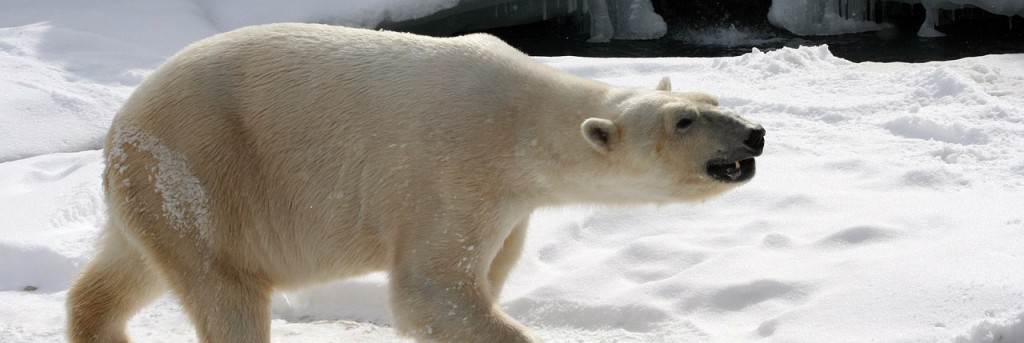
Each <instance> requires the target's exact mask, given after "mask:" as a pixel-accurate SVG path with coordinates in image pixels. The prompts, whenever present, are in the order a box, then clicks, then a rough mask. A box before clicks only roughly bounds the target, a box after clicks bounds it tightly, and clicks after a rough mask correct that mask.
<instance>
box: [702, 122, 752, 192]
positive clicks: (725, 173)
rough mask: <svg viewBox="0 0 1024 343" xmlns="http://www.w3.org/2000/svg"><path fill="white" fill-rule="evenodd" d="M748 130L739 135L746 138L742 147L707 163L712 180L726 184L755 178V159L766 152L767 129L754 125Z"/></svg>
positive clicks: (739, 146)
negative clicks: (765, 138) (765, 137)
mask: <svg viewBox="0 0 1024 343" xmlns="http://www.w3.org/2000/svg"><path fill="white" fill-rule="evenodd" d="M751 126H752V127H748V128H746V131H745V134H738V136H740V137H746V139H744V140H743V142H742V145H740V144H736V146H735V147H733V148H731V149H729V150H730V151H727V152H725V153H724V154H723V155H722V156H719V157H716V158H714V159H712V160H710V161H708V163H707V167H706V168H705V170H706V172H707V173H708V175H710V176H711V178H713V179H715V180H717V181H721V182H726V183H734V182H744V181H747V180H750V179H751V178H753V177H754V174H755V173H756V171H757V167H756V165H755V163H754V157H757V156H761V153H762V152H764V135H765V132H766V131H765V129H764V127H763V126H761V125H757V124H753V125H751Z"/></svg>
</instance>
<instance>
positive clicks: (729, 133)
mask: <svg viewBox="0 0 1024 343" xmlns="http://www.w3.org/2000/svg"><path fill="white" fill-rule="evenodd" d="M610 101H611V103H612V104H613V106H615V107H617V109H616V112H618V113H619V114H618V115H616V116H613V117H612V118H610V119H606V118H589V119H586V120H585V121H584V122H583V123H582V125H581V133H582V136H583V139H584V140H586V142H587V143H589V145H590V146H591V147H593V148H594V149H595V150H597V151H598V152H599V154H600V155H603V157H604V158H603V159H604V160H606V161H607V166H608V168H607V170H606V171H605V172H601V173H600V175H601V178H603V180H602V181H603V182H601V183H602V184H603V185H604V186H606V187H604V188H605V189H604V191H605V192H608V193H607V194H608V195H611V196H612V197H614V198H617V199H620V200H622V201H662V202H671V201H679V200H696V199H702V198H706V197H709V196H713V195H716V194H719V193H722V192H724V191H727V190H729V189H732V188H734V187H736V186H738V185H740V184H742V183H744V182H746V181H748V180H750V179H751V178H752V177H754V172H755V166H754V157H757V156H760V155H761V152H762V150H763V148H764V134H765V130H764V128H763V127H761V125H758V124H755V123H752V122H750V121H748V120H746V119H744V118H742V117H740V116H739V115H737V114H736V113H734V112H732V111H729V110H727V109H724V108H721V107H719V106H718V101H717V100H716V99H715V98H714V97H712V96H710V95H708V94H704V93H678V92H672V91H671V85H670V83H669V80H668V78H667V77H666V78H664V79H662V81H661V83H660V84H659V85H658V87H657V88H656V90H655V91H649V90H633V91H627V92H623V93H622V94H616V95H613V96H612V98H611V99H610Z"/></svg>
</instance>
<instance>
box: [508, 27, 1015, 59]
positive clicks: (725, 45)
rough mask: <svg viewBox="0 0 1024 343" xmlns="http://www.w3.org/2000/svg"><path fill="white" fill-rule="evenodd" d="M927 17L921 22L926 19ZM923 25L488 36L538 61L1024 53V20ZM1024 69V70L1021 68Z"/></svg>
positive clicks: (539, 31) (511, 31) (533, 31)
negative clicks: (775, 53)
mask: <svg viewBox="0 0 1024 343" xmlns="http://www.w3.org/2000/svg"><path fill="white" fill-rule="evenodd" d="M921 19H922V20H923V18H921ZM919 25H920V21H917V19H916V18H905V20H903V21H902V22H895V23H892V27H890V28H889V29H886V30H883V31H878V32H866V33H856V34H844V35H835V36H816V37H815V36H803V37H801V36H796V35H793V34H791V33H789V32H787V31H784V30H781V29H776V28H774V27H772V26H771V25H769V24H768V23H767V22H766V21H761V22H753V23H751V22H739V23H729V22H726V21H719V22H712V23H707V22H705V23H702V24H699V25H686V24H680V23H679V20H676V21H672V20H669V33H668V34H666V35H665V37H663V38H661V39H657V40H647V41H624V40H623V41H617V40H613V41H611V42H609V43H588V42H587V41H586V40H587V34H586V33H585V32H583V29H581V25H579V20H571V19H561V20H551V21H545V22H541V23H536V24H531V25H525V26H517V27H510V28H502V29H495V30H490V31H488V32H489V33H491V34H494V35H497V36H499V37H501V38H502V39H504V40H505V41H507V42H509V44H511V45H513V46H515V47H517V48H519V49H520V50H522V51H523V52H526V53H527V54H530V55H534V56H566V55H571V56H588V57H720V56H738V55H742V54H745V53H748V52H750V51H751V48H755V47H756V48H758V49H760V50H762V51H770V50H775V49H779V48H782V47H797V46H800V45H805V46H808V45H821V44H828V46H829V50H830V51H832V54H833V55H835V56H838V57H841V58H844V59H847V60H850V61H854V62H862V61H876V62H894V61H901V62H924V61H941V60H952V59H959V58H964V57H970V56H981V55H988V54H1006V53H1024V18H1021V17H1012V18H1008V17H1004V16H981V17H980V18H970V19H962V20H957V21H952V22H949V23H946V24H944V25H940V26H939V27H938V29H939V30H940V31H942V32H944V33H946V36H945V37H941V38H922V37H917V29H918V26H919ZM1022 67H1024V66H1022Z"/></svg>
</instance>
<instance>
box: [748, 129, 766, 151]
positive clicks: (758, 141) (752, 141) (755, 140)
mask: <svg viewBox="0 0 1024 343" xmlns="http://www.w3.org/2000/svg"><path fill="white" fill-rule="evenodd" d="M764 133H765V131H764V128H763V127H761V126H758V127H757V128H755V129H753V130H750V136H749V137H747V140H745V141H743V144H745V145H746V146H747V147H748V148H750V150H752V151H753V152H754V156H760V155H761V152H762V151H764Z"/></svg>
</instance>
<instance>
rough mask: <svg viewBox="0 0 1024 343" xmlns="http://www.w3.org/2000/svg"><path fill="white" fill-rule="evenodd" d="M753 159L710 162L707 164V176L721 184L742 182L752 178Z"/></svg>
mask: <svg viewBox="0 0 1024 343" xmlns="http://www.w3.org/2000/svg"><path fill="white" fill-rule="evenodd" d="M755 169H756V168H755V167H754V158H748V159H745V160H739V161H731V162H725V161H721V160H712V161H709V162H708V167H707V171H708V175H711V178H713V179H715V180H718V181H721V182H743V181H747V180H750V178H752V177H754V172H755Z"/></svg>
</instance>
